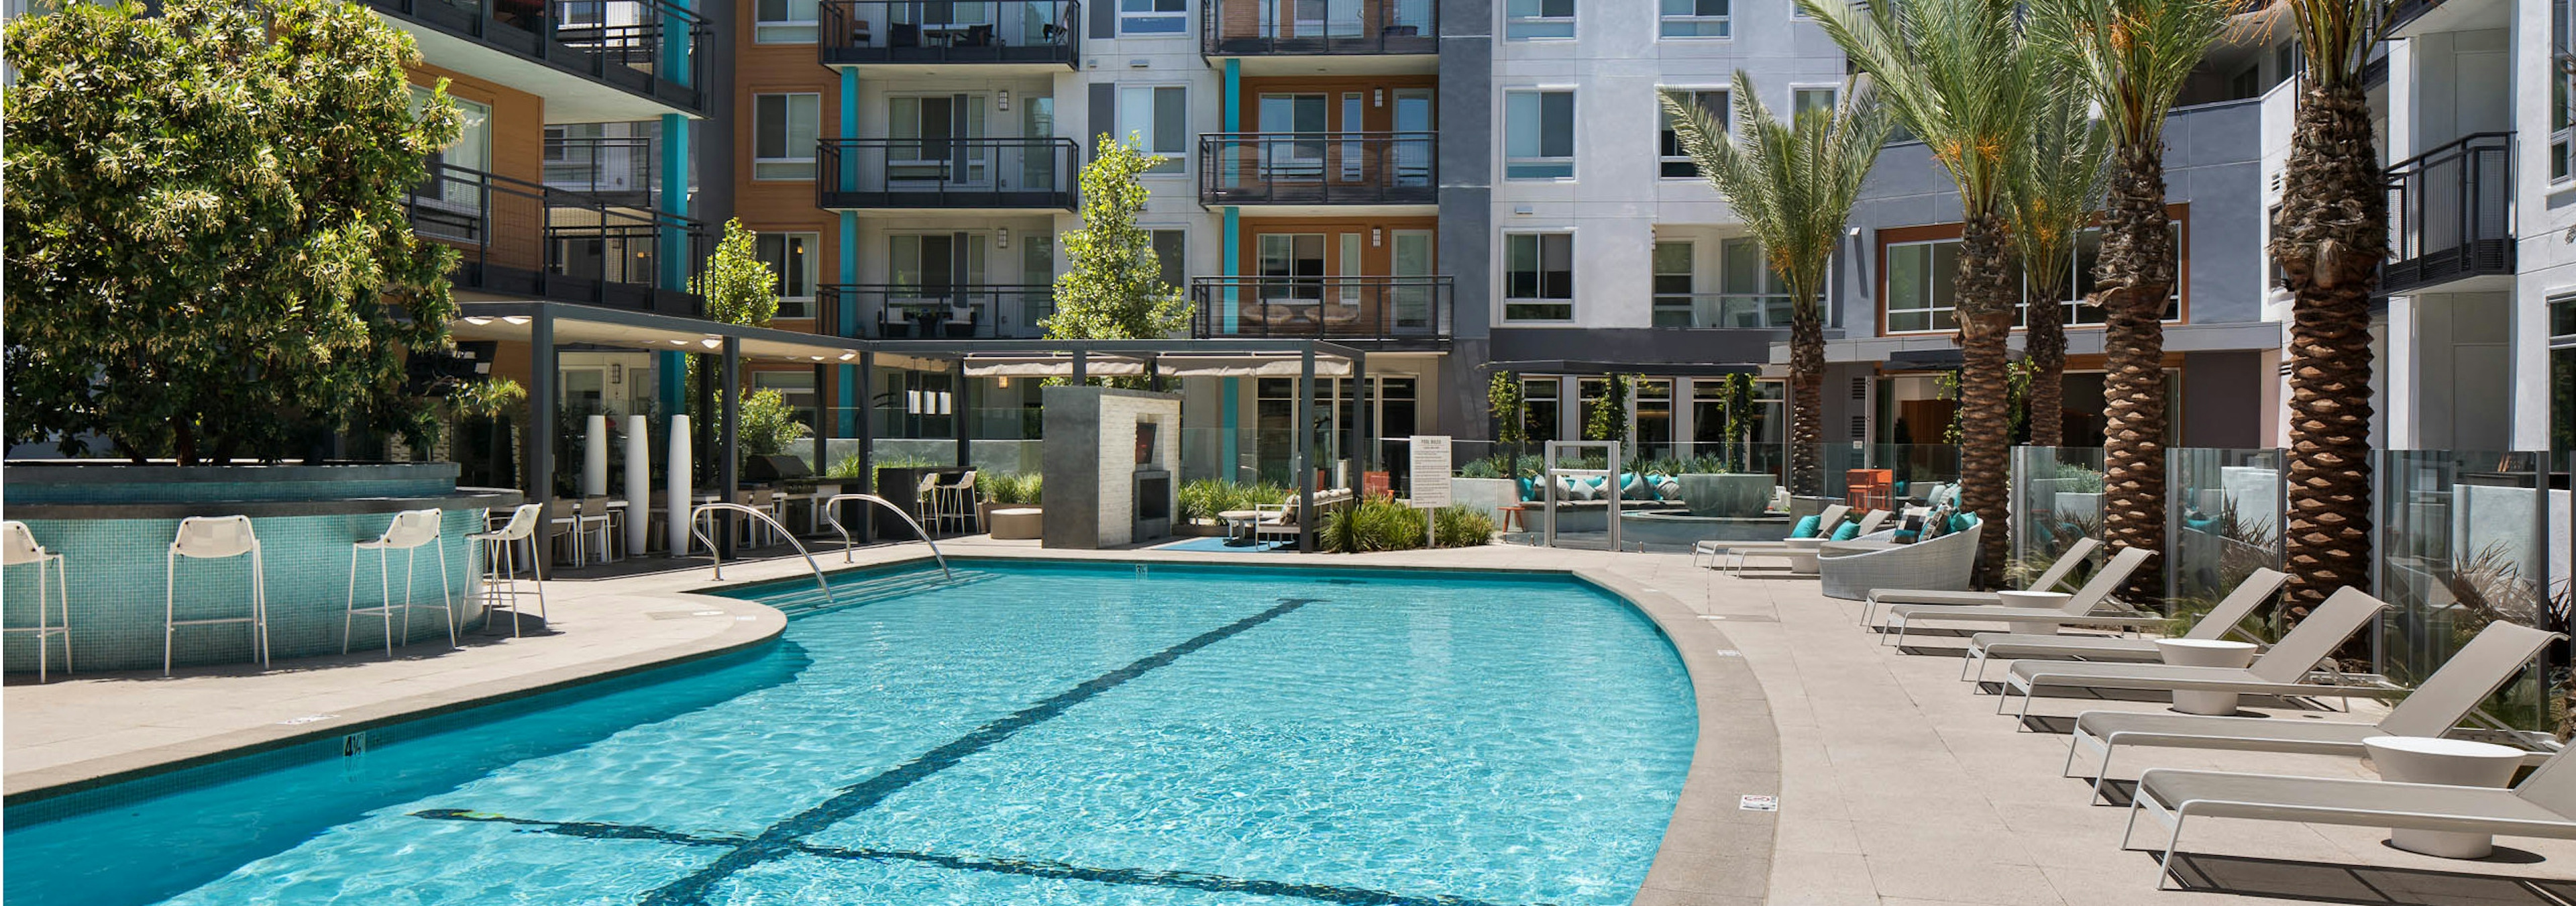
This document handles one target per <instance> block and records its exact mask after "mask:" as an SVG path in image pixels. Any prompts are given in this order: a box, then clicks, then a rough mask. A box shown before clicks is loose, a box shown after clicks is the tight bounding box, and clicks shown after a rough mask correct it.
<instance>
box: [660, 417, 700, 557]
mask: <svg viewBox="0 0 2576 906" xmlns="http://www.w3.org/2000/svg"><path fill="white" fill-rule="evenodd" d="M692 456H693V454H691V453H690V452H689V417H688V416H685V415H674V416H671V458H670V459H669V460H668V461H666V462H664V463H663V464H662V468H664V469H667V470H669V472H670V481H669V486H668V487H666V488H664V489H663V492H662V493H663V496H664V497H665V498H666V499H667V500H668V501H669V506H670V508H671V510H670V517H669V519H668V520H667V521H668V522H669V523H670V526H671V531H670V541H671V556H674V557H684V556H687V555H688V553H689V498H690V497H691V496H693V495H691V494H690V493H689V472H690V470H691V469H693V468H695V464H694V463H693V462H692V461H691V458H692Z"/></svg>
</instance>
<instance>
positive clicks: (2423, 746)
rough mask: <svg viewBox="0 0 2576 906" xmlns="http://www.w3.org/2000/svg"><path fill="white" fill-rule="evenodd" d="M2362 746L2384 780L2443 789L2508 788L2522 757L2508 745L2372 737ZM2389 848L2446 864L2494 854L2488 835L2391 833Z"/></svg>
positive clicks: (2363, 741)
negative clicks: (2442, 860)
mask: <svg viewBox="0 0 2576 906" xmlns="http://www.w3.org/2000/svg"><path fill="white" fill-rule="evenodd" d="M2361 746H2362V748H2364V749H2367V750H2369V751H2370V764H2371V766H2372V767H2375V768H2378V769H2379V779H2381V780H2388V781H2393V782H2397V783H2438V784H2442V785H2445V786H2485V787H2501V786H2504V785H2505V784H2507V783H2511V782H2513V772H2514V769H2515V768H2518V767H2521V766H2522V755H2523V753H2522V750H2520V749H2516V748H2512V747H2510V746H2500V745H2495V744H2493V743H2484V742H2471V741H2469V740H2465V739H2435V738H2432V737H2426V736H2373V737H2370V738H2369V739H2364V740H2362V741H2361ZM2388 845H2390V846H2394V847H2397V848H2398V849H2402V850H2405V851H2407V852H2411V853H2423V854H2424V855H2428V856H2440V857H2442V858H2445V859H2483V858H2486V857H2487V856H2488V855H2489V854H2491V853H2493V852H2495V838H2494V837H2492V836H2490V835H2487V834H2463V833H2455V832H2451V831H2425V830H2404V829H2399V830H2392V831H2390V832H2389V834H2388Z"/></svg>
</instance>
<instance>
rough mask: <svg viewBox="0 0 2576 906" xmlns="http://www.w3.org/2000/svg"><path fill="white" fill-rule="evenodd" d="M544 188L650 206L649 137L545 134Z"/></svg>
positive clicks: (651, 169)
mask: <svg viewBox="0 0 2576 906" xmlns="http://www.w3.org/2000/svg"><path fill="white" fill-rule="evenodd" d="M545 171H546V188H549V189H561V190H564V191H567V192H581V193H585V194H589V195H594V196H597V197H599V198H601V199H603V200H605V201H607V202H609V203H611V204H615V205H617V206H620V207H634V208H649V207H652V206H653V140H652V139H649V138H640V137H611V138H562V137H548V138H547V139H546V152H545Z"/></svg>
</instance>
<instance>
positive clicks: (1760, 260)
mask: <svg viewBox="0 0 2576 906" xmlns="http://www.w3.org/2000/svg"><path fill="white" fill-rule="evenodd" d="M1717 252H1718V297H1717V310H1716V312H1715V313H1714V314H1707V313H1703V315H1702V323H1701V325H1700V326H1703V327H1787V326H1789V321H1790V317H1791V315H1792V311H1791V309H1792V306H1791V305H1790V304H1789V303H1790V297H1789V281H1786V280H1782V279H1780V275H1779V274H1776V273H1773V272H1772V271H1771V263H1770V260H1769V258H1768V257H1767V256H1765V255H1763V254H1762V243H1761V241H1760V240H1755V239H1741V238H1739V239H1729V240H1726V241H1725V242H1722V243H1719V244H1718V247H1717ZM1818 306H1819V310H1821V311H1830V310H1831V307H1830V306H1825V305H1823V303H1822V300H1819V301H1818Z"/></svg>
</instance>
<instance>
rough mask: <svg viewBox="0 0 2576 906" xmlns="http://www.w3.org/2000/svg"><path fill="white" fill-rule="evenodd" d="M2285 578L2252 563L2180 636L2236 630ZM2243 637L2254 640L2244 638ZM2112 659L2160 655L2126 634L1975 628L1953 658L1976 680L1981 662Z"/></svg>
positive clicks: (1962, 673)
mask: <svg viewBox="0 0 2576 906" xmlns="http://www.w3.org/2000/svg"><path fill="white" fill-rule="evenodd" d="M2289 579H2290V577H2289V576H2288V575H2286V574H2284V573H2282V572H2281V571H2279V570H2275V569H2263V568H2259V567H2258V568H2256V569H2255V570H2254V571H2253V572H2252V573H2249V574H2247V575H2246V576H2245V581H2243V582H2239V583H2236V590H2235V591H2232V592H2228V593H2227V597H2226V598H2225V599H2222V600H2220V601H2219V602H2218V606H2216V607H2212V608H2210V609H2209V612H2208V613H2206V614H2203V615H2202V616H2201V618H2200V622H2197V623H2193V624H2191V631H2190V632H2186V633H2183V634H2182V637H2183V638H2186V639H2212V640H2215V639H2220V638H2224V637H2225V636H2226V635H2227V634H2228V633H2230V632H2234V631H2236V626H2237V624H2238V623H2241V622H2244V620H2245V618H2246V617H2248V616H2251V615H2252V614H2253V613H2254V609H2255V608H2257V607H2261V606H2263V602H2265V601H2269V600H2271V599H2272V596H2273V595H2274V594H2277V593H2279V592H2280V590H2281V583H2283V582H2287V581H2289ZM2244 641H2248V642H2259V641H2260V640H2258V639H2252V638H2248V639H2245V640H2244ZM1988 659H1994V660H2006V661H2009V660H2017V659H2018V660H2032V661H2116V662H2128V663H2155V662H2156V661H2158V660H2161V659H2162V656H2161V655H2159V654H2158V653H2157V651H2156V640H2154V639H2147V638H2135V637H2128V636H2103V635H2045V634H2041V633H2026V632H1980V633H1977V634H1976V635H1973V636H1970V637H1968V653H1967V654H1965V655H1963V656H1961V657H1960V658H1959V661H1960V663H1959V680H1960V681H1961V682H1966V681H1968V680H1979V681H1982V680H1984V679H1985V678H1986V661H1987V660H1988Z"/></svg>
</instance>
